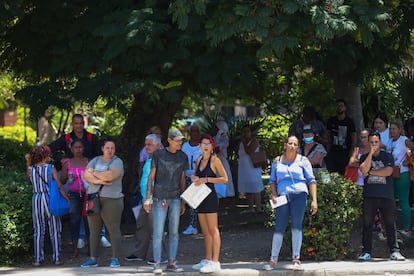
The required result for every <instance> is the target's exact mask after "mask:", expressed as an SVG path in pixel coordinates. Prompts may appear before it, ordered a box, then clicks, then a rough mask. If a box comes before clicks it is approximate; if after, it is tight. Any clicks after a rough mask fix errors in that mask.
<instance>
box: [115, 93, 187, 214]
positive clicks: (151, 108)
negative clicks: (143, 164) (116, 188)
mask: <svg viewBox="0 0 414 276" xmlns="http://www.w3.org/2000/svg"><path fill="white" fill-rule="evenodd" d="M184 95H185V94H184V93H183V92H182V93H181V94H180V95H179V97H178V99H177V101H175V102H167V101H165V100H161V101H158V102H153V101H151V100H149V99H148V96H145V95H143V94H136V95H135V100H134V103H133V105H132V107H131V110H130V111H129V114H128V118H127V120H126V122H125V125H124V127H123V129H122V133H121V135H120V137H119V141H118V146H117V155H118V156H119V157H120V158H121V159H122V161H123V163H124V170H125V173H124V178H123V181H122V183H123V184H122V186H123V187H122V188H123V189H122V190H123V193H124V194H125V207H124V214H123V220H124V221H125V222H131V220H132V219H133V217H132V212H131V211H130V210H131V208H130V206H129V198H130V195H131V194H132V192H133V191H134V190H135V189H136V187H137V186H138V187H139V180H138V162H139V152H140V151H141V149H142V147H143V146H144V138H145V136H146V134H147V131H148V129H149V128H150V127H152V126H155V125H156V126H160V127H161V129H162V133H163V141H165V140H166V138H167V135H168V129H169V127H170V125H171V122H172V120H173V118H174V115H175V114H176V112H177V110H178V108H179V107H180V105H181V101H182V99H183V98H184ZM160 98H161V99H164V98H165V97H163V94H162V95H160Z"/></svg>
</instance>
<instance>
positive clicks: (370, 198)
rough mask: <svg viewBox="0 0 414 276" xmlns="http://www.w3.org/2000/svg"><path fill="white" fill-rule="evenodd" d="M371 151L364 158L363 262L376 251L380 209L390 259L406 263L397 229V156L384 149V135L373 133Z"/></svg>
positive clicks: (362, 167) (370, 136) (362, 161)
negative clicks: (374, 236)
mask: <svg viewBox="0 0 414 276" xmlns="http://www.w3.org/2000/svg"><path fill="white" fill-rule="evenodd" d="M368 140H369V144H370V147H371V148H370V151H369V153H368V154H364V155H362V156H361V160H360V162H361V165H360V167H359V168H360V170H361V172H362V175H363V176H364V177H365V183H364V188H363V192H362V196H363V208H362V218H363V231H362V246H363V249H362V253H361V255H360V256H359V258H358V259H359V260H360V261H368V260H370V259H371V250H372V223H373V220H374V217H375V214H376V212H377V210H380V212H381V215H382V219H383V222H384V225H385V230H386V232H387V242H388V246H389V248H390V251H391V254H390V259H391V260H395V261H404V260H405V257H404V256H402V255H401V253H400V248H399V246H398V243H397V235H396V229H395V200H394V188H393V181H392V177H391V174H392V171H393V168H394V158H393V156H392V155H391V154H390V153H388V152H386V151H383V150H381V136H380V133H379V132H377V131H375V132H371V133H370V134H369V138H368Z"/></svg>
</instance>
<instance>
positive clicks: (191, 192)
mask: <svg viewBox="0 0 414 276" xmlns="http://www.w3.org/2000/svg"><path fill="white" fill-rule="evenodd" d="M210 193H211V189H210V188H209V187H208V186H207V185H205V184H203V185H200V186H196V185H195V184H194V182H193V183H191V185H190V186H189V187H188V188H187V189H186V190H185V191H184V193H182V194H181V198H182V199H183V200H184V201H185V202H187V204H188V205H190V207H191V208H193V209H196V208H197V207H198V206H199V205H200V203H201V202H203V200H204V199H205V198H206V197H207V196H208V195H209V194H210Z"/></svg>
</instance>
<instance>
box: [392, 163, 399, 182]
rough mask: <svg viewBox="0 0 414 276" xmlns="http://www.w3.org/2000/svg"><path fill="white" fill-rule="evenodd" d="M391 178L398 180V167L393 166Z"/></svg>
mask: <svg viewBox="0 0 414 276" xmlns="http://www.w3.org/2000/svg"><path fill="white" fill-rule="evenodd" d="M391 176H392V178H397V179H398V178H400V165H396V166H394V170H393V171H392V175H391Z"/></svg>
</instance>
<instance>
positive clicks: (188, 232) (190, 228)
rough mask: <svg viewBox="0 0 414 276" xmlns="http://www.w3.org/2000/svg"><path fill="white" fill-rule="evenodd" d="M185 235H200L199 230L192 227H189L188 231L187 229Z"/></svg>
mask: <svg viewBox="0 0 414 276" xmlns="http://www.w3.org/2000/svg"><path fill="white" fill-rule="evenodd" d="M183 234H184V235H197V234H198V230H197V228H194V227H193V226H192V225H189V226H188V227H187V229H185V230H184V231H183Z"/></svg>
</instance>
